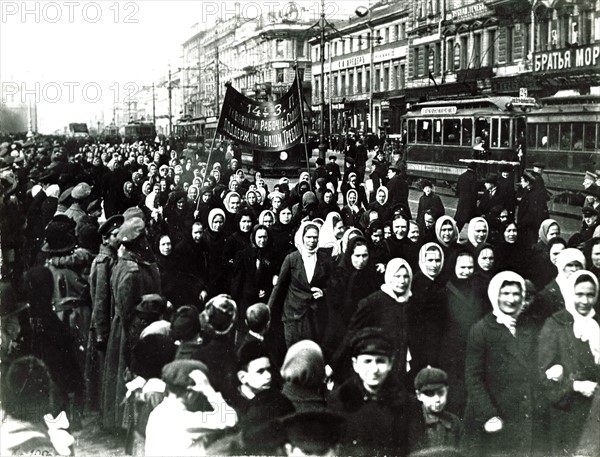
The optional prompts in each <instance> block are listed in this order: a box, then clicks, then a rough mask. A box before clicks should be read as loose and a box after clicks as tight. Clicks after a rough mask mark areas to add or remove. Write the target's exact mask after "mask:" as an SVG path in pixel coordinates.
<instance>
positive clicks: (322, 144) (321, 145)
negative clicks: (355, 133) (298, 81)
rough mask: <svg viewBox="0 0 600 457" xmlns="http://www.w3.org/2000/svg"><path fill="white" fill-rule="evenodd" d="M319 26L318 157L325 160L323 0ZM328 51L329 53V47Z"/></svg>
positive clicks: (322, 0) (323, 1)
mask: <svg viewBox="0 0 600 457" xmlns="http://www.w3.org/2000/svg"><path fill="white" fill-rule="evenodd" d="M319 26H320V30H321V34H320V35H321V36H320V42H319V51H320V52H319V57H320V58H321V59H320V60H321V86H320V87H319V89H320V96H321V103H320V105H321V124H320V126H319V127H320V129H319V158H321V159H323V160H325V152H326V150H327V146H326V145H325V0H321V19H320V21H319ZM329 51H330V53H331V49H330V50H329ZM329 71H330V72H331V67H330V68H329ZM330 97H331V94H330ZM330 103H331V99H330ZM330 122H331V120H330Z"/></svg>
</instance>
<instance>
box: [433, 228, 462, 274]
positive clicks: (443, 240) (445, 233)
mask: <svg viewBox="0 0 600 457" xmlns="http://www.w3.org/2000/svg"><path fill="white" fill-rule="evenodd" d="M435 237H436V239H437V244H438V245H439V246H440V247H441V248H442V251H443V252H444V257H445V258H446V259H451V258H453V257H454V254H455V252H456V250H457V249H458V247H459V244H458V227H457V226H456V221H455V220H454V219H453V218H452V217H450V216H442V217H440V218H439V219H438V220H437V221H435ZM452 268H453V265H451V264H450V262H446V264H445V265H444V267H443V268H442V273H441V275H442V278H443V279H444V280H446V281H447V280H448V279H449V278H450V277H451V276H452V274H453V272H452Z"/></svg>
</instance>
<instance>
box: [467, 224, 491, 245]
mask: <svg viewBox="0 0 600 457" xmlns="http://www.w3.org/2000/svg"><path fill="white" fill-rule="evenodd" d="M478 222H483V223H484V224H485V229H486V230H487V236H486V237H485V240H483V241H482V242H481V243H477V242H476V241H475V225H476V224H477V223H478ZM467 234H468V237H469V242H470V243H471V244H472V245H473V246H475V247H478V246H479V245H480V244H483V243H485V242H486V241H487V237H488V236H489V235H490V226H489V225H488V223H487V221H486V220H485V219H484V218H483V217H474V218H473V219H471V221H470V222H469V227H468V230H467Z"/></svg>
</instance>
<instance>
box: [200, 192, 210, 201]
mask: <svg viewBox="0 0 600 457" xmlns="http://www.w3.org/2000/svg"><path fill="white" fill-rule="evenodd" d="M208 200H210V193H209V192H204V193H203V194H202V202H203V203H208Z"/></svg>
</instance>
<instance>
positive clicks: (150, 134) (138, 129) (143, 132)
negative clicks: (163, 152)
mask: <svg viewBox="0 0 600 457" xmlns="http://www.w3.org/2000/svg"><path fill="white" fill-rule="evenodd" d="M120 134H121V138H122V139H123V140H124V141H125V142H131V141H154V139H155V138H156V128H155V127H154V124H153V123H152V122H143V121H139V122H130V123H129V124H127V125H125V126H123V127H121V131H120Z"/></svg>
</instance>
